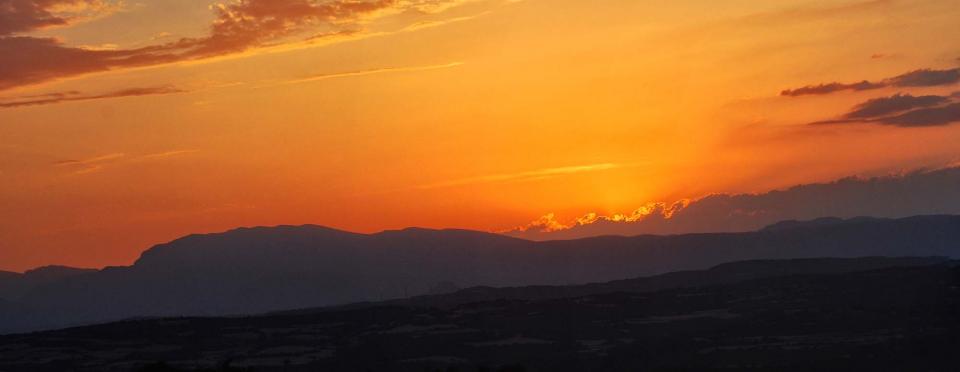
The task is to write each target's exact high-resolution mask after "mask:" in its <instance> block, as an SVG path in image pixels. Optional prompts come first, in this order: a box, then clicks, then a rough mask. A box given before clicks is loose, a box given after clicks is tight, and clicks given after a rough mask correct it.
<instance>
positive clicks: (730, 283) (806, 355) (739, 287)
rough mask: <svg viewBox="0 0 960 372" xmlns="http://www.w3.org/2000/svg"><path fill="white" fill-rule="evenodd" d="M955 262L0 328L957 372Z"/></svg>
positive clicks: (460, 356) (512, 364) (586, 359)
mask: <svg viewBox="0 0 960 372" xmlns="http://www.w3.org/2000/svg"><path fill="white" fill-rule="evenodd" d="M888 265H892V266H888ZM957 265H958V262H956V261H945V260H942V259H887V258H866V259H809V260H789V261H753V262H742V263H735V264H727V265H721V266H718V267H715V268H713V269H710V270H706V271H699V272H686V273H671V274H666V275H664V276H660V277H652V278H639V279H631V280H625V281H622V282H618V283H617V282H613V283H598V284H595V285H593V286H592V287H591V289H590V290H589V291H587V292H584V291H583V290H582V289H584V288H587V287H586V286H576V287H557V288H556V291H555V292H557V293H561V294H562V295H558V296H549V297H544V298H526V297H522V296H521V297H505V298H495V299H490V300H480V301H473V302H469V303H462V304H452V303H451V305H450V306H442V307H434V306H408V305H404V304H399V303H392V302H391V303H379V304H371V305H369V306H364V307H359V308H338V309H327V310H325V311H301V312H289V313H282V314H268V315H262V316H254V317H217V318H197V317H187V318H181V317H178V318H167V319H139V320H130V321H123V322H116V323H111V324H104V325H97V326H91V327H80V328H72V329H65V330H59V331H50V332H40V333H33V334H23V335H9V336H0V351H2V352H0V370H2V371H5V372H21V371H22V372H59V371H118V372H125V371H131V372H134V371H135V372H148V371H151V372H166V371H214V370H216V371H250V372H253V371H257V372H270V371H278V372H280V371H283V372H294V371H304V372H306V371H400V372H404V371H409V372H420V371H456V370H459V371H498V372H510V371H557V372H566V371H570V372H579V371H611V372H620V371H622V372H628V371H745V370H746V371H953V370H956V369H957V368H956V366H957V356H956V350H957V349H958V348H960V337H958V335H960V291H958V290H957V288H958V285H960V267H958V266H957ZM712 280H718V282H717V283H710V282H711V281H712ZM663 285H666V287H663ZM658 288H659V289H658ZM500 290H503V291H510V290H512V289H510V288H501V289H500ZM519 292H522V291H519ZM519 292H517V293H519ZM440 297H443V296H440Z"/></svg>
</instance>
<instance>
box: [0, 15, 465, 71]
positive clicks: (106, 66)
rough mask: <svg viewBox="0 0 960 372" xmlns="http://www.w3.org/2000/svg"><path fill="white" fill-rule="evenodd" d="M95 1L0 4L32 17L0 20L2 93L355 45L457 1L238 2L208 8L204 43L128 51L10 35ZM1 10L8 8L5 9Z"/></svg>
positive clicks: (56, 19)
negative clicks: (263, 53)
mask: <svg viewBox="0 0 960 372" xmlns="http://www.w3.org/2000/svg"><path fill="white" fill-rule="evenodd" d="M102 2H103V1H97V0H86V1H82V0H0V9H3V8H4V6H3V5H4V3H9V4H21V3H27V4H32V5H31V6H32V7H31V8H30V9H34V10H30V9H28V10H24V11H21V10H19V8H16V9H17V10H15V11H7V12H6V13H2V14H3V16H4V17H6V19H5V20H3V21H0V24H5V25H6V26H0V27H5V28H0V30H6V31H0V55H3V56H4V58H3V59H2V60H0V90H4V89H10V88H14V87H19V86H24V85H30V84H36V83H41V82H46V81H50V80H54V79H59V78H65V77H71V76H77V75H82V74H87V73H94V72H103V71H109V70H115V69H123V68H132V67H144V66H155V65H162V64H169V63H177V62H185V61H197V60H204V59H210V58H215V57H222V56H227V55H236V54H240V53H243V52H246V51H250V50H255V49H258V48H269V47H276V46H278V45H283V44H285V43H294V42H312V41H313V40H315V39H330V38H349V37H355V35H356V34H357V33H359V32H360V30H362V28H363V24H364V22H367V21H368V20H369V19H370V18H372V17H377V16H382V15H384V14H389V13H391V12H401V11H404V10H416V9H419V8H423V7H428V6H431V5H438V4H441V5H442V4H447V5H450V4H459V3H461V2H460V1H437V0H332V1H323V2H318V1H314V0H238V1H234V2H230V3H226V4H224V3H218V4H215V5H212V6H211V10H212V11H213V12H214V13H215V18H214V21H213V22H212V23H211V25H210V27H209V31H208V33H207V35H205V36H202V37H191V38H181V39H179V40H175V41H170V42H165V43H158V44H154V45H149V46H146V47H140V48H133V49H102V48H94V49H90V48H81V47H73V46H68V45H65V44H64V43H63V42H62V41H60V40H57V39H54V38H43V37H31V36H20V35H15V32H19V31H28V30H32V29H37V28H40V27H44V25H47V24H64V23H67V22H69V20H70V19H69V18H61V17H58V16H57V15H56V13H54V12H52V11H51V9H53V8H54V7H55V6H56V5H58V4H59V5H64V4H68V5H72V6H79V4H88V6H93V5H90V4H94V5H95V4H100V3H102ZM9 4H7V6H8V7H9V6H10V5H9Z"/></svg>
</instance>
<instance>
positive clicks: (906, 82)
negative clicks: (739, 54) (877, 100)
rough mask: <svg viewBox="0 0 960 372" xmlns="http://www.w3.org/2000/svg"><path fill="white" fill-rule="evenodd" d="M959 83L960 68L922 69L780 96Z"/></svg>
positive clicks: (788, 90) (787, 91)
mask: <svg viewBox="0 0 960 372" xmlns="http://www.w3.org/2000/svg"><path fill="white" fill-rule="evenodd" d="M957 82H960V68H954V69H948V70H932V69H922V70H916V71H911V72H908V73H905V74H902V75H898V76H894V77H892V78H888V79H884V80H883V81H880V82H871V81H867V80H864V81H861V82H859V83H852V84H844V83H827V84H819V85H808V86H805V87H801V88H796V89H787V90H784V91H782V92H780V95H781V96H788V97H796V96H805V95H822V94H830V93H834V92H839V91H845V90H853V91H861V90H870V89H879V88H887V87H898V88H911V87H933V86H941V85H950V84H954V83H957Z"/></svg>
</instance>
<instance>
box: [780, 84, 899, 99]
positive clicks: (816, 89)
mask: <svg viewBox="0 0 960 372" xmlns="http://www.w3.org/2000/svg"><path fill="white" fill-rule="evenodd" d="M883 87H884V85H883V84H879V83H871V82H869V81H866V80H864V81H861V82H859V83H853V84H843V83H829V84H820V85H808V86H805V87H802V88H797V89H787V90H784V91H782V92H780V95H781V96H790V97H796V96H805V95H820V94H830V93H833V92H839V91H841V90H870V89H878V88H883Z"/></svg>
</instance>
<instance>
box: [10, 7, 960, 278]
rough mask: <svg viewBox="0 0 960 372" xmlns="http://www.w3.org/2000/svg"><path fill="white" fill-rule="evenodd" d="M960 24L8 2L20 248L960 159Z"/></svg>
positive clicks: (776, 16)
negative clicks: (959, 34) (959, 35)
mask: <svg viewBox="0 0 960 372" xmlns="http://www.w3.org/2000/svg"><path fill="white" fill-rule="evenodd" d="M718 4H719V5H718ZM958 24H960V1H958V0H927V1H908V0H877V1H847V0H844V1H841V0H822V1H800V0H775V1H771V0H728V1H723V2H721V3H718V2H716V1H703V0H674V1H644V0H596V1H583V0H241V1H225V2H217V1H207V0H116V1H112V0H0V269H2V270H16V271H22V270H24V269H28V268H31V267H36V266H40V265H46V264H68V265H74V266H88V267H102V266H105V265H121V264H129V263H131V262H132V261H133V260H135V259H136V258H137V256H138V255H139V254H140V252H142V251H143V250H144V249H146V248H148V247H149V246H151V245H153V244H157V243H161V242H165V241H169V240H171V239H175V238H177V237H180V236H183V235H186V234H190V233H202V232H214V231H222V230H226V229H230V228H234V227H239V226H256V225H278V224H319V225H326V226H331V227H336V228H341V229H346V230H351V231H359V232H375V231H380V230H384V229H394V228H402V227H407V226H422V227H433V228H446V227H456V228H469V229H477V230H484V231H503V230H506V229H511V228H514V227H516V226H521V225H524V224H527V223H529V222H530V221H533V220H536V219H537V218H539V217H540V216H542V215H545V214H548V213H553V214H554V215H555V216H556V217H557V218H558V219H560V220H561V221H571V220H573V219H575V218H577V217H579V216H582V215H584V214H586V213H590V212H594V213H597V214H599V215H613V214H617V213H630V212H631V211H633V210H635V209H637V208H638V207H640V206H643V205H645V204H646V203H649V202H654V201H665V202H674V201H677V200H680V199H688V198H689V199H696V198H698V197H702V196H705V195H708V194H711V193H748V192H762V191H767V190H770V189H776V188H782V187H787V186H790V185H795V184H801V183H810V182H820V181H828V180H832V179H836V178H839V177H844V176H850V175H879V174H889V173H895V172H901V171H904V170H911V169H917V168H937V167H944V166H948V165H951V164H956V162H957V161H960V84H958V82H960V69H958V68H960V37H958V30H960V29H958Z"/></svg>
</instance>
